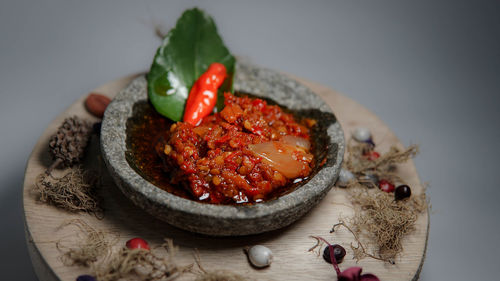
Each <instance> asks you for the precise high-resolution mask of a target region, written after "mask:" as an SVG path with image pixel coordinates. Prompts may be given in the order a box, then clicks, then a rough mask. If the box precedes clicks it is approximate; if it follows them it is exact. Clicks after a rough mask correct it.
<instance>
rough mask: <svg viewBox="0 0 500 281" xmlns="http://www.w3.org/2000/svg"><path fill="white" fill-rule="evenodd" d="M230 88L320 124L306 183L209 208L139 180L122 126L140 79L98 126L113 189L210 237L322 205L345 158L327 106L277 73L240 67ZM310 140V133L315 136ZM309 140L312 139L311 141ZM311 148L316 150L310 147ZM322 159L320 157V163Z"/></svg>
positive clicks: (140, 97)
mask: <svg viewBox="0 0 500 281" xmlns="http://www.w3.org/2000/svg"><path fill="white" fill-rule="evenodd" d="M234 89H235V90H236V91H241V92H244V93H251V94H254V95H256V96H259V97H263V98H269V99H272V100H274V101H276V102H278V103H279V104H280V105H282V106H284V107H287V108H288V109H291V110H292V111H297V112H302V113H303V114H304V115H306V116H307V115H311V114H312V115H314V116H310V117H313V118H315V119H316V120H317V121H318V124H319V125H321V128H322V132H320V133H319V135H318V136H317V139H318V140H319V139H322V141H323V144H326V145H323V146H322V147H321V148H320V149H317V151H316V153H315V157H320V158H322V159H323V163H324V164H323V165H322V166H321V167H319V165H317V166H318V167H317V168H316V170H315V171H314V172H313V174H312V176H311V177H310V179H309V180H308V181H307V182H306V183H305V184H303V185H301V186H299V187H297V188H296V189H295V190H293V191H292V192H290V193H288V194H285V195H282V196H280V197H278V198H277V199H274V200H271V201H267V202H263V203H257V204H254V205H248V206H243V205H242V206H238V205H212V204H206V203H200V202H196V201H192V200H189V199H184V198H181V197H178V196H176V195H173V194H171V193H169V192H167V191H164V190H162V189H160V188H158V187H156V186H155V185H153V184H152V183H150V182H148V181H147V180H145V179H144V178H143V177H141V176H140V175H139V174H138V173H137V172H136V171H135V170H134V169H132V168H131V166H130V165H129V163H128V162H127V160H126V156H125V152H126V150H127V147H126V138H127V136H126V126H127V119H128V118H130V117H131V115H132V112H133V111H132V109H133V106H134V104H135V103H137V102H144V100H147V90H146V79H145V77H144V76H142V77H139V78H137V79H135V80H134V81H132V82H131V83H130V85H129V86H128V87H127V88H125V89H124V90H122V91H121V92H120V93H119V94H118V95H117V96H116V98H115V99H113V101H112V102H111V103H110V104H109V106H108V108H107V109H106V112H105V115H104V119H103V122H102V128H101V150H102V154H103V157H104V161H105V163H106V166H107V168H108V170H109V172H110V174H111V176H112V177H113V179H114V181H115V183H116V184H117V186H118V187H119V188H120V189H121V191H122V192H123V193H124V194H125V196H126V197H128V198H129V199H130V200H131V201H132V202H133V203H135V204H136V205H137V206H139V207H140V208H142V209H144V210H146V211H147V212H149V213H150V214H151V215H153V216H155V217H157V218H159V219H161V220H163V221H165V222H167V223H169V224H171V225H173V226H176V227H178V228H181V229H185V230H188V231H192V232H197V233H202V234H207V235H213V236H236V235H249V234H257V233H262V232H267V231H271V230H275V229H279V228H282V227H285V226H287V225H289V224H291V223H293V222H294V221H296V220H297V219H299V218H300V217H302V216H303V215H304V214H306V213H307V212H308V211H309V210H310V209H311V208H312V207H314V206H315V205H316V204H317V203H319V202H320V201H321V199H322V198H323V197H324V196H325V195H326V193H327V192H328V191H329V190H330V189H331V188H332V186H333V185H334V184H335V181H336V180H337V177H338V175H339V171H340V166H341V164H342V160H343V156H344V148H345V142H344V134H343V131H342V129H341V127H340V125H339V123H338V122H337V121H336V118H335V116H334V115H333V113H332V111H331V109H330V107H329V106H328V105H327V104H326V103H325V102H324V101H323V100H322V99H321V98H320V97H319V96H317V95H316V94H314V93H313V92H312V91H311V90H310V89H308V88H307V87H305V86H303V85H302V84H300V83H298V82H297V81H295V80H292V79H290V78H288V77H286V76H284V75H282V74H280V73H277V72H275V71H272V70H268V69H262V68H259V67H255V66H252V65H248V64H242V63H238V64H237V66H236V74H235V81H234ZM313 136H314V135H313ZM312 141H313V142H314V141H316V140H312ZM313 147H314V146H313ZM320 160H321V159H320Z"/></svg>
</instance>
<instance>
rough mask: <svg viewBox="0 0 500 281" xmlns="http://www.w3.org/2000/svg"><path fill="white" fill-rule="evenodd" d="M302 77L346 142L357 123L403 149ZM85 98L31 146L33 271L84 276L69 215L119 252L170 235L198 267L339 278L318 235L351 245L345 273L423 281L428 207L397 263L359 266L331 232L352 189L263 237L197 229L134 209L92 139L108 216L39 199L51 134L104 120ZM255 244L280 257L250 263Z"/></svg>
mask: <svg viewBox="0 0 500 281" xmlns="http://www.w3.org/2000/svg"><path fill="white" fill-rule="evenodd" d="M134 77H135V75H134V76H129V77H125V78H122V79H119V80H116V81H113V82H110V83H107V84H105V85H103V86H101V87H99V88H97V89H95V90H93V92H99V93H102V94H105V95H107V96H109V97H113V96H114V95H115V94H117V93H118V91H119V90H120V89H122V88H124V87H125V86H126V85H127V84H128V83H129V82H130V81H131V80H132V79H133V78H134ZM296 79H297V78H296ZM297 80H299V81H300V82H302V83H303V84H305V85H306V86H308V87H310V88H311V89H312V90H313V91H315V92H316V93H317V94H319V95H320V96H321V97H322V98H323V99H324V100H326V101H327V102H328V104H329V105H330V106H331V107H332V109H333V111H334V112H335V115H336V116H337V118H338V120H339V122H340V124H341V125H342V127H343V129H344V133H345V137H346V139H349V138H350V136H351V132H352V130H353V129H354V128H356V127H367V128H369V129H370V130H371V131H372V134H373V137H374V140H375V142H376V143H377V150H379V151H381V152H385V151H387V150H388V149H389V147H390V146H391V145H397V146H399V147H401V148H403V145H402V144H401V143H400V142H399V140H398V139H397V138H396V136H395V135H394V134H393V133H392V132H391V131H390V129H389V128H388V127H387V126H386V125H385V124H384V123H383V122H382V121H381V120H380V119H379V118H377V116H375V115H374V114H373V113H371V112H369V111H368V110H367V109H366V108H364V107H362V106H361V105H360V104H358V103H356V102H355V101H353V100H351V99H349V98H347V97H345V96H343V95H341V94H339V93H337V92H335V91H332V90H331V89H328V88H326V87H324V86H321V85H318V84H315V83H312V82H308V81H305V80H303V79H297ZM86 96H87V95H84V96H82V97H81V98H80V99H79V100H77V101H76V102H75V103H74V104H72V105H71V106H70V107H69V108H68V109H67V110H66V111H65V112H63V113H62V114H60V115H59V116H58V117H57V118H56V119H55V120H54V121H53V122H52V123H51V124H50V125H49V126H48V128H47V129H46V130H45V132H44V133H43V135H42V136H41V137H40V139H39V140H38V142H37V144H36V146H35V148H34V149H33V152H32V154H31V156H30V158H29V160H28V164H27V167H26V174H25V179H24V194H23V200H24V215H25V225H26V227H25V229H26V239H27V243H28V248H29V251H30V256H31V259H32V262H33V266H34V268H35V272H36V274H37V276H38V278H39V279H40V280H42V281H48V280H76V278H77V277H78V276H79V275H81V274H88V273H90V271H89V269H88V268H85V267H80V266H65V265H63V263H62V261H61V255H62V252H61V251H60V250H58V248H57V247H56V243H57V242H58V241H61V242H63V243H64V244H65V245H70V246H71V245H76V243H77V239H78V237H79V236H78V233H79V230H78V228H77V227H74V226H66V227H61V225H62V224H63V223H66V222H68V221H70V220H71V219H81V220H83V221H85V222H87V223H88V224H89V225H90V226H92V227H94V228H95V229H98V230H104V231H105V232H106V233H108V234H109V235H114V236H117V237H118V242H117V243H116V244H115V245H114V248H115V249H119V248H120V247H122V246H123V245H124V243H125V241H127V240H128V239H130V238H132V237H142V238H144V239H146V240H147V241H148V242H149V243H150V245H152V247H153V248H154V247H156V246H160V245H161V244H162V243H163V241H164V238H171V239H173V241H174V244H175V245H176V246H178V247H179V251H178V253H177V255H176V262H177V264H179V265H188V264H194V263H195V260H194V253H195V251H196V250H197V251H198V252H199V256H200V260H201V264H202V265H203V267H204V268H205V269H207V270H230V271H233V272H236V273H239V274H240V275H243V276H247V277H250V278H252V279H256V280H325V281H326V280H336V274H335V271H334V269H333V268H332V266H331V265H330V264H327V263H326V262H325V261H324V260H323V258H322V257H321V256H319V255H318V254H317V253H315V252H309V251H308V250H309V249H310V248H311V247H312V246H314V245H315V240H314V239H312V238H311V237H310V236H311V235H315V236H321V237H323V238H326V239H327V240H328V241H335V243H337V244H341V245H343V246H344V247H345V248H346V250H347V255H346V258H345V259H344V262H343V263H342V264H340V268H341V270H343V269H345V268H348V267H351V266H361V267H362V268H363V272H365V273H368V272H370V273H374V274H375V275H377V276H378V277H379V278H380V280H398V281H401V280H417V279H418V276H419V273H420V270H421V268H422V265H423V262H424V257H425V250H426V246H427V237H428V231H429V215H428V211H426V212H425V213H423V214H420V215H419V216H418V220H417V222H416V229H415V231H414V232H412V233H411V235H409V236H407V237H406V238H405V239H404V241H403V247H404V251H403V253H402V254H401V255H400V256H399V257H398V259H396V264H395V265H391V264H388V263H384V262H382V261H379V260H375V259H371V258H365V259H362V260H361V261H359V262H358V263H356V261H355V260H354V259H352V256H353V255H352V251H351V249H350V247H349V245H350V243H351V242H354V239H353V237H352V235H351V234H350V233H349V232H348V231H346V230H343V229H341V230H339V231H336V232H335V233H334V234H331V233H330V230H331V228H332V226H333V224H335V223H337V222H339V219H340V218H349V217H350V216H351V215H352V214H353V210H352V207H351V206H350V201H349V199H348V198H347V197H346V191H345V190H343V189H341V188H336V187H334V188H333V189H332V190H331V191H330V192H329V193H328V194H327V196H326V197H325V198H324V199H323V201H322V202H321V203H320V204H319V205H318V206H316V207H315V208H313V209H312V211H311V212H309V213H308V214H307V215H306V216H304V217H303V218H301V219H299V220H298V221H297V222H295V223H294V224H292V225H291V226H289V227H286V228H284V229H281V230H277V231H273V232H270V233H265V234H261V235H254V236H246V237H226V238H214V237H207V236H202V235H198V234H193V233H189V232H186V231H183V230H180V229H177V228H175V227H172V226H170V225H168V224H166V223H164V222H162V221H159V220H157V219H155V218H154V217H152V216H150V215H148V214H147V213H145V212H144V211H142V210H141V209H139V208H137V207H135V206H134V205H133V204H132V203H131V202H130V201H129V200H128V199H127V198H125V197H124V196H123V195H122V194H121V193H120V191H119V190H118V189H117V187H116V186H115V185H114V184H113V182H112V180H111V178H110V177H109V176H108V175H107V173H106V172H105V167H103V166H102V165H103V164H102V161H101V159H100V154H99V144H98V138H97V137H93V138H92V140H91V143H90V147H89V148H88V153H87V156H86V160H85V163H84V165H85V166H87V167H91V168H93V169H99V170H100V171H102V180H103V182H104V185H103V186H104V188H103V189H102V190H101V194H100V195H101V196H102V198H103V204H104V208H105V216H104V219H97V218H96V217H95V216H92V215H88V214H73V213H68V212H66V211H63V210H60V209H57V208H55V207H53V206H49V205H46V204H42V203H39V202H37V200H36V196H35V195H34V194H33V193H32V192H31V190H32V188H33V186H34V183H35V179H36V177H37V176H38V175H39V174H40V173H42V172H44V171H45V169H46V168H47V167H48V166H49V165H50V164H51V157H50V155H49V153H48V140H49V138H50V136H51V135H52V134H53V133H54V132H55V131H56V130H57V128H58V126H59V125H60V124H61V122H62V121H63V120H64V118H66V117H69V116H73V115H77V116H79V117H82V118H85V119H88V120H91V121H98V119H97V118H95V117H93V116H91V115H90V114H89V113H88V112H87V111H86V110H85V108H84V99H85V97H86ZM398 172H399V175H400V176H401V177H402V178H404V179H405V180H406V181H407V183H408V184H409V185H410V186H411V187H412V191H413V194H419V193H420V194H421V193H422V192H425V188H424V187H423V185H422V184H421V183H420V180H419V177H418V174H417V171H416V169H415V166H414V164H413V162H412V161H408V162H407V163H405V164H403V165H400V166H398ZM255 244H261V245H265V246H267V247H269V248H270V249H271V250H272V251H273V254H274V261H273V263H272V265H271V266H270V267H267V268H264V269H260V270H258V269H255V268H253V267H252V266H250V264H249V263H248V260H247V257H246V255H245V253H244V251H243V249H244V247H246V246H250V245H255ZM370 250H372V249H370ZM195 278H196V275H195V274H194V273H186V274H184V275H182V276H181V277H180V278H179V279H178V280H194V279H195Z"/></svg>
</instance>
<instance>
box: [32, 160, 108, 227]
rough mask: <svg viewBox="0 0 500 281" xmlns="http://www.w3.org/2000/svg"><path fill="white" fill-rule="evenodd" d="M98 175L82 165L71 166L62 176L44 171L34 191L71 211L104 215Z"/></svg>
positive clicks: (42, 197) (38, 178)
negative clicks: (99, 197) (98, 194)
mask: <svg viewBox="0 0 500 281" xmlns="http://www.w3.org/2000/svg"><path fill="white" fill-rule="evenodd" d="M97 187H98V179H97V177H96V176H95V175H94V174H93V173H91V172H89V171H87V170H84V169H83V168H81V167H75V168H70V169H69V172H68V173H66V174H65V175H64V176H62V177H55V176H53V175H51V174H46V173H42V174H40V175H38V177H37V179H36V182H35V185H34V187H33V191H34V192H35V193H37V195H38V200H39V201H41V202H44V203H47V204H51V205H54V206H56V207H58V208H61V209H64V210H67V211H70V212H82V211H83V212H87V213H92V214H94V215H96V216H97V217H102V209H101V207H100V206H99V200H98V196H97Z"/></svg>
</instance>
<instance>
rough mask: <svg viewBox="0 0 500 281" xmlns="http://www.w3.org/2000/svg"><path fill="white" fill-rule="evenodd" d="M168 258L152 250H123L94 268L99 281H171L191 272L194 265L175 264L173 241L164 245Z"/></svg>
mask: <svg viewBox="0 0 500 281" xmlns="http://www.w3.org/2000/svg"><path fill="white" fill-rule="evenodd" d="M162 246H163V248H164V249H165V250H166V251H167V256H166V257H162V256H160V255H158V254H156V253H154V252H153V251H152V250H151V251H150V250H144V249H128V248H123V249H121V250H120V252H119V253H117V254H116V255H114V257H112V258H111V259H110V260H109V261H107V262H105V263H103V265H101V266H97V265H96V266H94V271H95V276H96V278H97V280H99V281H112V280H119V279H121V278H127V279H126V280H149V281H169V280H174V279H176V278H177V277H179V276H180V275H182V274H183V273H185V272H187V271H189V270H190V269H191V268H192V265H188V266H178V265H177V264H176V263H175V254H176V252H177V249H176V248H175V247H174V244H173V242H172V240H170V239H167V240H166V242H165V243H164V244H163V245H162Z"/></svg>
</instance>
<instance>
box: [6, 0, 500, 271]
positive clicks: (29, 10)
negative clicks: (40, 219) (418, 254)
mask: <svg viewBox="0 0 500 281" xmlns="http://www.w3.org/2000/svg"><path fill="white" fill-rule="evenodd" d="M193 6H199V7H201V8H203V9H205V10H206V11H207V12H208V13H210V14H211V15H212V16H213V17H214V18H215V19H216V22H217V24H218V27H219V31H220V33H221V34H222V36H223V37H224V40H225V42H226V44H227V45H228V46H229V48H230V50H231V51H232V53H234V54H236V55H239V56H242V57H244V58H246V59H248V60H250V61H252V62H253V63H256V64H259V65H261V66H264V67H268V68H272V69H276V70H280V71H284V72H288V73H291V74H294V75H297V76H300V77H304V78H307V79H310V80H313V81H317V82H319V83H322V84H324V85H327V86H329V87H331V88H332V89H335V90H337V91H339V92H341V93H343V94H345V95H347V96H348V97H350V98H352V99H354V100H356V101H358V102H359V103H361V104H363V105H364V106H365V107H367V108H369V109H370V110H371V111H373V112H374V113H375V114H377V115H378V116H379V117H380V118H381V119H382V120H383V121H384V122H385V123H386V124H387V125H388V126H389V127H390V128H391V129H392V130H393V131H394V132H395V133H396V135H397V136H398V137H399V138H400V139H401V140H402V142H403V143H404V144H406V145H409V144H412V143H417V144H420V145H421V153H420V155H418V156H417V158H416V159H415V163H416V165H417V169H418V171H419V174H420V177H421V179H422V181H425V182H429V183H430V189H429V190H428V194H429V195H430V198H431V203H432V206H433V208H432V209H433V212H432V215H431V231H430V240H429V245H428V252H427V258H426V262H425V265H424V268H423V271H422V274H421V280H498V275H499V274H500V270H499V268H500V267H499V266H498V259H497V257H498V254H499V250H500V248H499V243H498V242H497V238H498V231H500V223H499V219H498V215H499V214H500V207H499V205H498V198H497V197H498V196H499V195H500V190H499V186H498V169H499V166H498V163H499V159H500V153H499V152H498V144H499V143H500V133H499V129H500V128H499V127H500V126H499V122H500V117H499V114H498V111H497V108H498V105H499V98H498V95H499V94H500V79H499V73H500V37H499V36H500V2H499V1H491V2H486V1H468V2H466V1H401V0H396V1H301V2H299V1H245V2H244V1H182V2H181V1H88V0H87V1H76V0H72V1H62V0H57V1H56V0H54V1H35V0H33V1H28V0H23V1H14V0H2V1H1V3H0V35H1V36H0V97H1V102H0V129H1V137H0V140H1V143H0V144H1V145H0V150H1V154H0V179H1V181H0V182H1V184H0V214H1V218H2V221H3V226H2V227H1V229H2V230H1V232H0V235H1V236H0V238H1V240H0V279H2V280H34V279H36V277H35V275H34V273H33V270H32V268H31V264H30V261H29V257H28V254H27V250H26V246H25V241H24V234H23V211H22V203H21V199H22V195H21V187H22V181H23V174H24V167H25V163H26V160H27V158H28V156H29V153H30V152H31V150H32V148H33V146H34V144H35V143H36V140H37V138H38V137H39V136H40V134H41V133H42V132H43V131H44V129H45V127H46V126H47V125H48V124H49V123H50V122H51V120H52V119H53V118H55V117H56V116H57V115H58V114H59V113H60V112H61V111H63V110H64V109H65V108H66V107H67V106H69V105H70V104H71V103H73V101H74V100H76V99H77V98H78V97H80V96H82V95H84V94H86V93H88V91H90V90H91V89H93V88H95V87H97V86H99V85H101V84H103V83H106V82H108V81H110V80H114V79H116V78H119V77H122V76H125V75H128V74H131V73H136V72H140V71H146V70H147V69H148V68H149V65H150V63H151V61H152V56H153V54H154V51H155V50H156V48H157V46H158V44H159V42H160V41H159V39H157V38H155V36H154V33H153V25H154V24H153V23H154V22H157V23H161V24H163V25H164V26H166V27H172V26H173V25H174V23H175V21H176V19H177V18H178V17H179V15H180V14H181V13H182V11H183V10H184V9H186V8H190V7H193Z"/></svg>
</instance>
